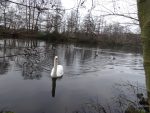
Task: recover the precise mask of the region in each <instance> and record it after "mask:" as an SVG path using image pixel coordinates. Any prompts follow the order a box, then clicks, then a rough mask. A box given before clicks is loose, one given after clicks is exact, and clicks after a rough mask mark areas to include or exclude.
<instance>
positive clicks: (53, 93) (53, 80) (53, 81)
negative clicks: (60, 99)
mask: <svg viewBox="0 0 150 113" xmlns="http://www.w3.org/2000/svg"><path fill="white" fill-rule="evenodd" d="M56 80H57V78H52V97H55V90H56Z"/></svg>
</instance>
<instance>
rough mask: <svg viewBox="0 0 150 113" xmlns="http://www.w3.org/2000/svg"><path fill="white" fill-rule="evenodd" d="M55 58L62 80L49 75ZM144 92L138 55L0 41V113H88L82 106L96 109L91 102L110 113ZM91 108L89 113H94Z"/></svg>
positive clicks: (69, 45)
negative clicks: (62, 72) (83, 112)
mask: <svg viewBox="0 0 150 113" xmlns="http://www.w3.org/2000/svg"><path fill="white" fill-rule="evenodd" d="M55 55H57V56H58V59H59V64H61V65H63V67H64V76H63V77H62V78H60V79H57V80H52V79H51V77H50V72H51V69H52V67H53V59H54V56H55ZM144 89H145V74H144V69H143V59H142V55H141V54H140V53H129V52H123V51H118V50H117V51H116V50H111V49H100V48H93V47H92V48H91V47H80V46H77V45H73V44H72V45H71V44H68V45H66V44H51V43H46V42H42V41H27V40H11V39H7V40H0V111H13V112H15V113H72V112H74V113H77V112H78V111H80V112H82V111H84V110H85V109H86V110H87V109H88V111H90V110H91V109H90V108H89V107H88V108H87V105H88V106H92V105H93V104H94V105H95V106H96V104H95V103H97V104H100V105H101V106H103V107H104V109H106V111H107V110H108V108H109V110H110V109H111V111H113V112H116V111H117V110H123V111H124V109H126V108H127V105H126V106H124V105H123V106H121V105H118V102H119V100H120V99H122V100H121V102H122V103H127V102H129V101H125V100H127V99H128V100H132V101H134V102H135V103H136V97H134V95H136V94H137V93H143V91H144ZM120 95H123V98H120ZM108 106H109V107H108ZM120 106H121V107H123V108H121V107H120ZM83 109H84V110H83ZM96 109H97V108H94V109H93V113H97V111H96ZM78 113H79V112H78ZM101 113H103V112H101ZM116 113H117V112H116Z"/></svg>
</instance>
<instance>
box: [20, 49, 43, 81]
mask: <svg viewBox="0 0 150 113" xmlns="http://www.w3.org/2000/svg"><path fill="white" fill-rule="evenodd" d="M40 50H41V49H39V48H27V49H25V50H24V53H25V56H24V60H25V61H24V62H23V65H22V69H23V71H22V75H23V77H24V78H25V79H40V78H41V72H42V67H41V61H43V60H44V58H45V57H44V53H42V54H40Z"/></svg>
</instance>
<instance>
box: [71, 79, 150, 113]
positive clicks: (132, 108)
mask: <svg viewBox="0 0 150 113" xmlns="http://www.w3.org/2000/svg"><path fill="white" fill-rule="evenodd" d="M115 88H116V90H117V94H116V96H115V97H113V98H112V100H111V101H110V102H109V103H104V102H102V101H100V99H98V98H94V99H93V98H92V99H90V100H89V101H88V102H86V103H85V104H83V105H81V108H80V109H78V110H75V111H74V112H73V113H149V104H148V100H147V98H145V97H146V95H145V94H146V89H145V88H144V87H143V86H139V85H137V84H136V85H135V83H134V84H133V83H131V82H126V83H124V84H116V85H115ZM105 102H106V101H105Z"/></svg>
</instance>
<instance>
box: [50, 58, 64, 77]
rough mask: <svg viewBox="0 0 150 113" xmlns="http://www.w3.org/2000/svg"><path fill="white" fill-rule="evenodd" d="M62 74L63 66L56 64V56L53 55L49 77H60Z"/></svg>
mask: <svg viewBox="0 0 150 113" xmlns="http://www.w3.org/2000/svg"><path fill="white" fill-rule="evenodd" d="M63 74H64V72H63V66H62V65H58V56H55V58H54V67H53V69H52V71H51V77H52V78H58V77H62V76H63Z"/></svg>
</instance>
